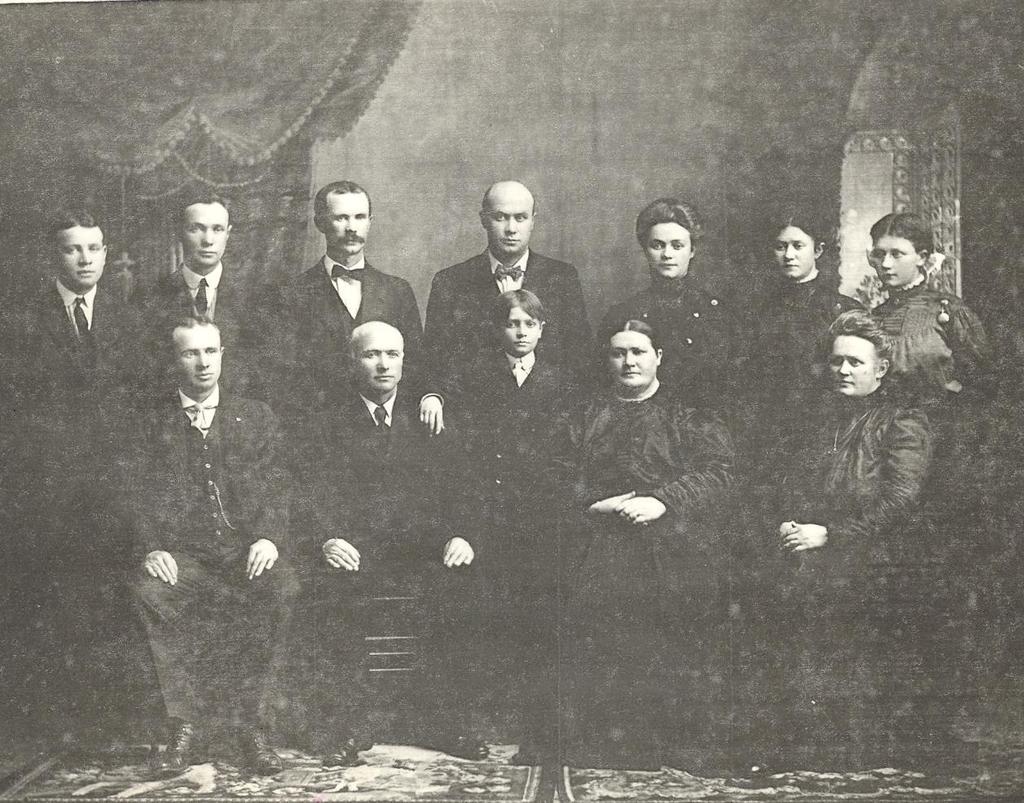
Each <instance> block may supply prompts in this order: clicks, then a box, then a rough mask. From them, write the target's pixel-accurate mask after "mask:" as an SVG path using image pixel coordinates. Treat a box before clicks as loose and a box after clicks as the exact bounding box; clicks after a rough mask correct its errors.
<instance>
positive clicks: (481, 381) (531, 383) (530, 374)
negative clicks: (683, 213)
mask: <svg viewBox="0 0 1024 803" xmlns="http://www.w3.org/2000/svg"><path fill="white" fill-rule="evenodd" d="M491 309H492V312H491V318H492V327H493V329H492V331H493V333H494V336H493V342H494V346H493V347H492V348H491V349H489V350H486V351H482V352H481V353H480V354H479V355H478V356H477V359H476V360H474V361H471V362H469V363H467V364H465V365H462V366H460V368H459V370H458V373H457V374H456V377H455V378H454V381H453V382H452V384H451V385H450V386H449V387H447V388H446V391H447V392H446V400H447V401H446V406H447V408H448V409H449V410H450V411H451V416H450V419H451V421H452V423H453V424H454V428H455V429H456V430H458V431H459V432H460V433H462V434H463V438H462V444H463V448H464V449H465V452H466V465H467V466H468V467H469V468H470V472H469V483H468V484H467V485H466V488H465V492H466V493H465V496H466V497H467V498H468V500H469V504H470V516H471V517H470V521H472V522H473V526H472V529H473V531H477V532H480V533H482V534H483V540H484V542H485V543H487V545H488V552H487V558H488V559H487V561H486V565H485V569H484V577H485V578H486V584H487V590H488V597H489V600H488V601H489V620H490V624H491V627H490V628H489V633H490V634H491V636H492V637H493V641H494V643H493V646H492V647H491V648H490V652H491V653H492V655H493V656H494V657H495V658H496V659H497V661H498V664H499V666H500V669H499V670H498V671H496V672H494V674H493V675H492V677H494V678H498V679H499V682H501V683H504V684H505V688H504V689H503V691H504V693H503V694H501V695H500V696H501V699H505V700H510V701H511V702H512V705H513V706H514V707H515V708H516V709H517V710H518V711H519V712H520V717H521V722H522V724H521V727H520V731H521V738H520V745H519V753H518V755H517V756H516V757H515V758H514V761H515V762H516V763H522V764H529V765H537V764H544V763H546V762H547V761H548V760H551V759H554V758H555V756H556V753H555V750H556V748H557V725H558V721H557V695H556V687H557V683H556V681H557V677H556V669H557V660H556V658H557V646H558V645H557V626H556V625H557V621H558V604H557V596H558V594H557V591H558V586H557V584H558V573H557V568H558V555H559V550H558V544H557V533H556V532H555V530H554V529H553V528H552V526H551V522H552V516H551V509H550V504H549V503H548V500H547V487H548V483H547V482H546V479H547V476H548V475H547V473H546V472H545V470H544V469H545V466H546V465H547V464H548V463H549V462H550V450H551V445H552V443H553V441H554V436H555V433H556V432H557V427H558V424H559V421H560V417H559V413H560V412H561V411H563V410H567V409H569V408H570V407H571V406H572V404H573V403H574V401H575V394H574V393H573V390H572V388H571V386H567V385H566V384H565V383H564V382H563V375H562V374H563V372H562V371H561V370H560V368H559V367H558V366H556V365H552V364H550V363H549V362H548V361H547V360H546V359H545V357H544V355H543V354H542V353H541V352H540V350H539V349H537V345H538V344H539V343H540V342H541V340H542V337H543V335H544V333H545V331H546V329H545V320H546V317H547V316H546V314H545V311H544V307H543V305H542V304H541V302H540V299H539V298H537V296H536V295H534V294H533V293H531V292H530V291H529V290H510V291H509V292H507V293H502V294H501V295H500V296H498V297H497V298H496V299H495V301H494V303H493V304H492V306H491Z"/></svg>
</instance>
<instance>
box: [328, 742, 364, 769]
mask: <svg viewBox="0 0 1024 803" xmlns="http://www.w3.org/2000/svg"><path fill="white" fill-rule="evenodd" d="M371 747H373V742H367V741H360V740H358V739H346V740H345V741H344V742H343V743H342V745H341V746H340V747H339V748H338V749H337V751H335V752H334V753H331V755H329V756H325V757H324V760H323V763H324V766H325V767H358V766H360V765H361V764H365V763H366V762H365V761H364V760H363V759H362V758H360V757H359V754H360V753H361V752H362V751H363V750H369V749H370V748H371Z"/></svg>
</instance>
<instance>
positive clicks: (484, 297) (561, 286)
mask: <svg viewBox="0 0 1024 803" xmlns="http://www.w3.org/2000/svg"><path fill="white" fill-rule="evenodd" d="M536 217H537V204H536V202H535V201H534V198H533V194H532V193H531V192H530V191H529V190H528V189H527V188H526V187H525V186H523V185H522V184H520V183H519V182H518V181H499V182H497V183H496V184H493V185H491V186H490V187H489V188H488V189H487V192H486V193H484V198H483V204H482V207H481V209H480V223H481V225H482V226H483V228H484V231H486V232H487V249H486V250H485V251H484V252H483V253H482V254H479V255H477V256H475V257H472V258H470V259H468V260H466V261H465V262H462V263H460V264H458V265H453V266H451V267H449V268H445V269H444V270H441V271H438V273H437V274H436V275H435V276H434V280H433V283H432V284H431V287H430V298H429V300H428V302H427V319H426V324H425V328H424V344H425V347H426V350H427V354H428V358H429V360H430V363H431V368H432V371H433V374H434V379H435V380H436V381H437V382H438V383H440V384H443V383H444V382H445V381H446V377H448V376H450V375H451V374H452V372H453V370H454V368H455V367H456V366H457V365H458V363H459V362H461V361H465V360H471V359H473V357H474V356H475V355H476V353H477V352H479V351H480V350H481V349H487V348H489V347H490V346H491V344H492V342H493V327H492V325H491V306H492V304H493V303H494V299H495V298H496V297H497V296H498V294H499V293H503V292H506V291H508V290H520V289H524V288H525V289H527V290H530V291H531V292H533V293H536V295H537V296H539V297H540V298H542V299H544V306H545V308H546V310H547V317H548V320H547V323H546V324H545V328H544V341H543V344H542V346H541V351H542V352H543V354H544V358H545V360H546V361H548V362H550V363H552V364H555V365H559V366H561V367H562V370H563V372H564V373H563V379H569V380H574V381H578V380H579V379H580V378H581V377H580V373H581V372H582V370H583V368H584V366H585V365H586V359H587V358H586V355H588V354H589V353H590V326H589V324H588V323H587V314H586V310H585V309H584V306H583V291H582V289H581V287H580V280H579V277H578V276H577V274H576V268H574V267H573V266H572V265H569V264H567V263H565V262H559V261H557V260H554V259H549V258H548V257H545V256H541V255H540V254H538V253H536V252H534V251H531V250H530V236H531V235H532V233H533V226H534V222H535V220H536Z"/></svg>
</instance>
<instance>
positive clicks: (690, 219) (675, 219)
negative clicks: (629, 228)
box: [636, 198, 704, 245]
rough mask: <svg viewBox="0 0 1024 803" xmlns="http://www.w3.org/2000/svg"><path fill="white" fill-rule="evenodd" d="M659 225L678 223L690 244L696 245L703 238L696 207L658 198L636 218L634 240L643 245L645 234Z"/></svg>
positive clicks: (678, 201)
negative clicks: (688, 234) (687, 236)
mask: <svg viewBox="0 0 1024 803" xmlns="http://www.w3.org/2000/svg"><path fill="white" fill-rule="evenodd" d="M659 223H678V224H679V225H680V226H682V227H683V228H684V229H686V230H687V231H688V232H690V242H691V243H692V244H696V243H697V241H698V240H700V238H701V237H703V236H704V224H703V223H702V222H701V220H700V215H699V214H698V213H697V207H696V206H694V205H693V204H691V203H687V202H686V201H680V200H679V199H678V198H659V199H658V200H656V201H653V202H652V203H649V204H648V205H647V206H645V207H644V208H643V209H642V210H641V211H640V214H639V215H637V217H636V239H637V240H638V241H639V243H640V245H643V244H644V239H645V238H646V237H647V232H649V231H650V230H651V228H652V227H654V226H657V225H658V224H659Z"/></svg>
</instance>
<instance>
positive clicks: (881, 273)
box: [868, 213, 1007, 705]
mask: <svg viewBox="0 0 1024 803" xmlns="http://www.w3.org/2000/svg"><path fill="white" fill-rule="evenodd" d="M932 242H933V234H932V231H931V229H930V228H929V226H928V225H927V224H926V223H925V221H924V220H922V219H921V218H920V217H918V216H917V215H914V214H909V213H893V214H889V215H885V216H884V217H882V218H881V219H880V220H878V222H876V223H875V225H874V226H872V227H871V243H872V245H871V250H870V251H869V252H868V261H869V262H870V263H871V266H872V267H873V268H874V269H875V271H876V273H877V274H878V278H879V280H880V281H881V282H882V285H883V286H884V288H885V289H886V290H887V291H888V294H889V297H888V299H887V300H886V301H885V302H884V303H883V304H881V305H879V306H878V307H877V308H876V309H875V311H874V312H875V315H876V316H877V317H878V319H879V320H880V321H881V322H882V326H883V327H884V328H885V331H886V332H887V333H888V334H889V336H890V337H891V338H892V339H893V354H892V368H891V371H892V374H893V377H894V378H896V379H898V380H899V386H900V388H901V391H902V392H904V393H906V394H907V396H908V398H909V399H910V400H911V401H912V403H914V404H915V405H918V406H920V407H922V408H923V409H925V410H926V411H927V412H928V418H929V420H930V421H931V424H932V429H933V432H934V436H935V445H934V451H935V465H936V466H937V470H936V472H935V476H936V482H935V483H933V489H932V500H931V504H932V506H933V508H934V512H935V519H936V521H938V522H940V524H941V527H942V530H943V532H944V533H945V534H946V535H945V537H944V538H943V541H944V542H945V543H947V544H948V547H949V549H950V550H951V552H950V555H949V557H948V560H947V562H948V564H949V565H950V566H951V567H956V568H951V570H950V574H949V575H948V576H947V577H945V578H943V580H944V582H946V583H947V584H949V585H950V586H951V587H952V589H953V590H954V591H955V593H956V594H957V595H958V596H959V598H960V605H959V608H960V610H961V613H960V614H959V618H960V620H961V624H960V629H961V634H962V637H963V638H966V639H974V638H976V635H977V633H978V632H979V628H981V627H990V625H988V624H987V622H986V621H985V620H987V619H990V618H992V616H991V615H987V614H986V613H985V611H986V609H988V608H991V607H992V606H997V607H998V606H1001V605H1003V604H1005V603H1003V602H1001V601H1000V600H999V599H998V594H993V593H992V589H991V583H992V579H993V577H994V576H996V575H998V574H999V570H1000V568H1001V567H999V566H998V561H999V556H1000V555H1001V554H1003V553H1004V552H1005V549H1006V546H1007V544H1006V541H1007V535H1005V534H1004V533H1003V532H1002V531H999V530H998V529H997V528H993V527H991V526H990V525H989V522H990V521H991V519H992V512H991V507H990V504H989V500H990V499H992V498H993V497H994V496H997V495H998V494H993V489H994V488H995V487H997V486H998V484H999V481H1000V479H1001V477H1002V475H1003V474H1004V471H1003V470H1002V469H1000V468H999V466H998V459H997V458H996V456H997V455H998V454H999V453H1000V449H1001V447H1002V443H1001V441H1002V440H1003V439H1004V437H1005V436H1004V435H1003V431H1002V430H1001V429H1000V427H999V426H998V422H999V420H1000V418H999V414H998V410H997V409H996V408H995V406H994V404H993V401H994V398H995V396H996V392H997V389H998V375H997V371H996V368H995V357H994V353H993V348H992V345H991V342H990V341H989V338H988V336H987V334H986V332H985V327H984V326H983V325H982V322H981V320H980V319H979V318H978V316H977V315H976V314H975V313H974V312H973V311H972V310H971V309H970V308H969V307H968V306H967V304H965V303H964V302H963V301H962V300H961V299H960V298H958V297H957V296H955V295H953V294H952V293H947V292H943V291H939V290H934V289H932V288H931V287H930V286H929V278H930V274H931V273H932V272H933V271H934V270H935V269H936V268H937V267H938V265H939V263H940V262H941V260H940V259H939V255H938V254H936V253H933V251H932ZM977 649H978V650H982V649H983V648H982V647H980V646H979V647H978V648H977ZM972 663H973V662H972ZM953 680H955V681H956V683H957V685H958V686H959V691H957V692H956V694H957V696H959V697H960V698H961V701H962V702H963V703H965V704H966V703H967V699H966V697H965V696H964V695H965V694H966V692H967V690H968V689H970V688H971V687H973V686H975V685H976V680H977V679H976V678H972V677H969V676H966V675H965V676H964V677H962V678H959V679H956V678H953ZM950 693H951V694H952V693H953V692H952V690H951V692H950ZM971 705H973V703H972V704H971Z"/></svg>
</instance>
